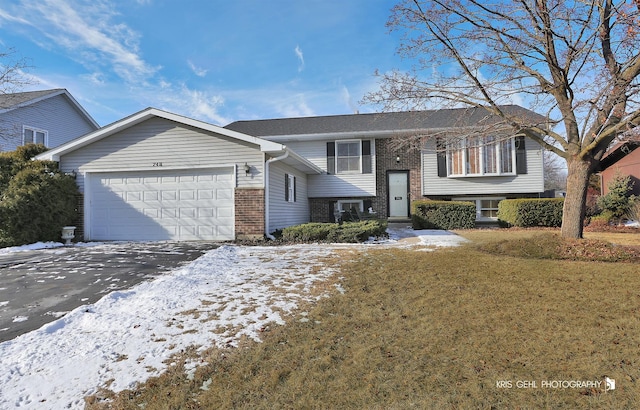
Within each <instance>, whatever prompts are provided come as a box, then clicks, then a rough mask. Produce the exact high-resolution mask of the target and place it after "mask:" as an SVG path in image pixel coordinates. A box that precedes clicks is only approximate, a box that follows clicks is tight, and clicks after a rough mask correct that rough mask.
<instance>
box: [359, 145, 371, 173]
mask: <svg viewBox="0 0 640 410" xmlns="http://www.w3.org/2000/svg"><path fill="white" fill-rule="evenodd" d="M372 171H373V170H372V169H371V140H363V141H362V173H363V174H370V173H371V172H372Z"/></svg>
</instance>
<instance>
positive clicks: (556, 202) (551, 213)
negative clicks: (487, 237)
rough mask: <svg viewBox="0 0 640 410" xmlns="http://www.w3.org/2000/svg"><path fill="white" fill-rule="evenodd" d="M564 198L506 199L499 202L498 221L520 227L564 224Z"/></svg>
mask: <svg viewBox="0 0 640 410" xmlns="http://www.w3.org/2000/svg"><path fill="white" fill-rule="evenodd" d="M563 206H564V198H521V199H504V200H502V201H500V203H499V204H498V221H499V222H500V223H501V224H503V225H506V226H517V227H520V228H526V227H534V226H547V227H558V226H560V225H562V207H563Z"/></svg>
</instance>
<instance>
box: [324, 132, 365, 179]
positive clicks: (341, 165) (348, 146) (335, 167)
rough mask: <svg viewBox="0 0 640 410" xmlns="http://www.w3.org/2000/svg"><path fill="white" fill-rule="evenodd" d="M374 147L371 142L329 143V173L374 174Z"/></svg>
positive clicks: (347, 141)
mask: <svg viewBox="0 0 640 410" xmlns="http://www.w3.org/2000/svg"><path fill="white" fill-rule="evenodd" d="M373 145H374V144H372V141H371V140H362V141H361V140H345V141H329V142H327V173H328V174H359V173H362V174H372V173H373V150H374V147H373Z"/></svg>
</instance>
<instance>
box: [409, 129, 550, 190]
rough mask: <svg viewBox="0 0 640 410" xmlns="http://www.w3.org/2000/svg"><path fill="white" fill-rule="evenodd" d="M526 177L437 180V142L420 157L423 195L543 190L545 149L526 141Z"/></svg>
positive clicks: (428, 146) (446, 178) (430, 143)
mask: <svg viewBox="0 0 640 410" xmlns="http://www.w3.org/2000/svg"><path fill="white" fill-rule="evenodd" d="M525 147H526V159H527V160H526V163H527V173H526V174H518V175H516V174H511V175H495V176H484V175H483V176H470V177H466V178H465V177H462V178H460V177H458V178H448V177H438V160H437V154H436V150H435V141H428V142H427V145H426V149H425V150H423V152H422V154H421V156H422V159H421V162H422V194H423V195H425V196H429V195H486V194H489V195H490V194H509V193H513V194H523V193H538V192H543V191H544V175H543V166H542V148H541V147H540V145H539V144H537V143H535V142H534V141H532V140H529V139H528V140H527V141H526V146H525Z"/></svg>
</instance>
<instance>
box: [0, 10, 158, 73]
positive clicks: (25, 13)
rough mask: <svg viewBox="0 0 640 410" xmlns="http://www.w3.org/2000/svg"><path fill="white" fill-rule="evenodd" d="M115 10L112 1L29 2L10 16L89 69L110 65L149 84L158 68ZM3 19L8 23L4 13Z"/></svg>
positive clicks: (113, 68)
mask: <svg viewBox="0 0 640 410" xmlns="http://www.w3.org/2000/svg"><path fill="white" fill-rule="evenodd" d="M113 10H115V6H114V5H113V4H111V2H110V1H109V0H93V1H90V2H86V1H83V0H75V1H65V0H27V1H25V2H23V3H21V4H20V5H16V6H14V7H12V9H11V10H9V13H10V15H11V16H13V17H12V20H11V21H12V22H14V23H19V24H23V25H27V26H30V27H29V30H30V31H31V33H33V32H34V31H35V32H39V34H40V35H42V36H44V37H45V38H48V39H49V40H50V41H51V42H53V45H54V47H55V46H58V47H62V48H64V49H66V50H67V51H69V55H70V56H72V58H75V59H76V60H77V61H78V62H80V63H81V64H83V65H85V66H93V67H95V66H100V67H103V66H105V65H107V66H111V67H110V68H111V69H112V70H113V71H114V72H115V73H116V74H117V75H118V76H119V77H121V78H123V79H124V80H126V81H129V82H139V81H141V80H145V79H146V78H148V77H149V76H152V75H153V74H154V73H155V72H156V71H157V70H158V68H157V67H152V66H150V65H149V64H148V63H146V62H145V61H144V59H143V58H142V56H141V55H140V52H139V47H138V44H139V35H138V33H136V32H135V31H134V30H132V29H131V28H130V27H128V26H127V25H126V24H122V23H118V22H117V14H116V13H115V12H114V11H113ZM0 18H3V19H5V20H7V17H6V16H5V15H4V13H3V14H0ZM34 41H40V40H38V39H34ZM50 46H51V45H50Z"/></svg>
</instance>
